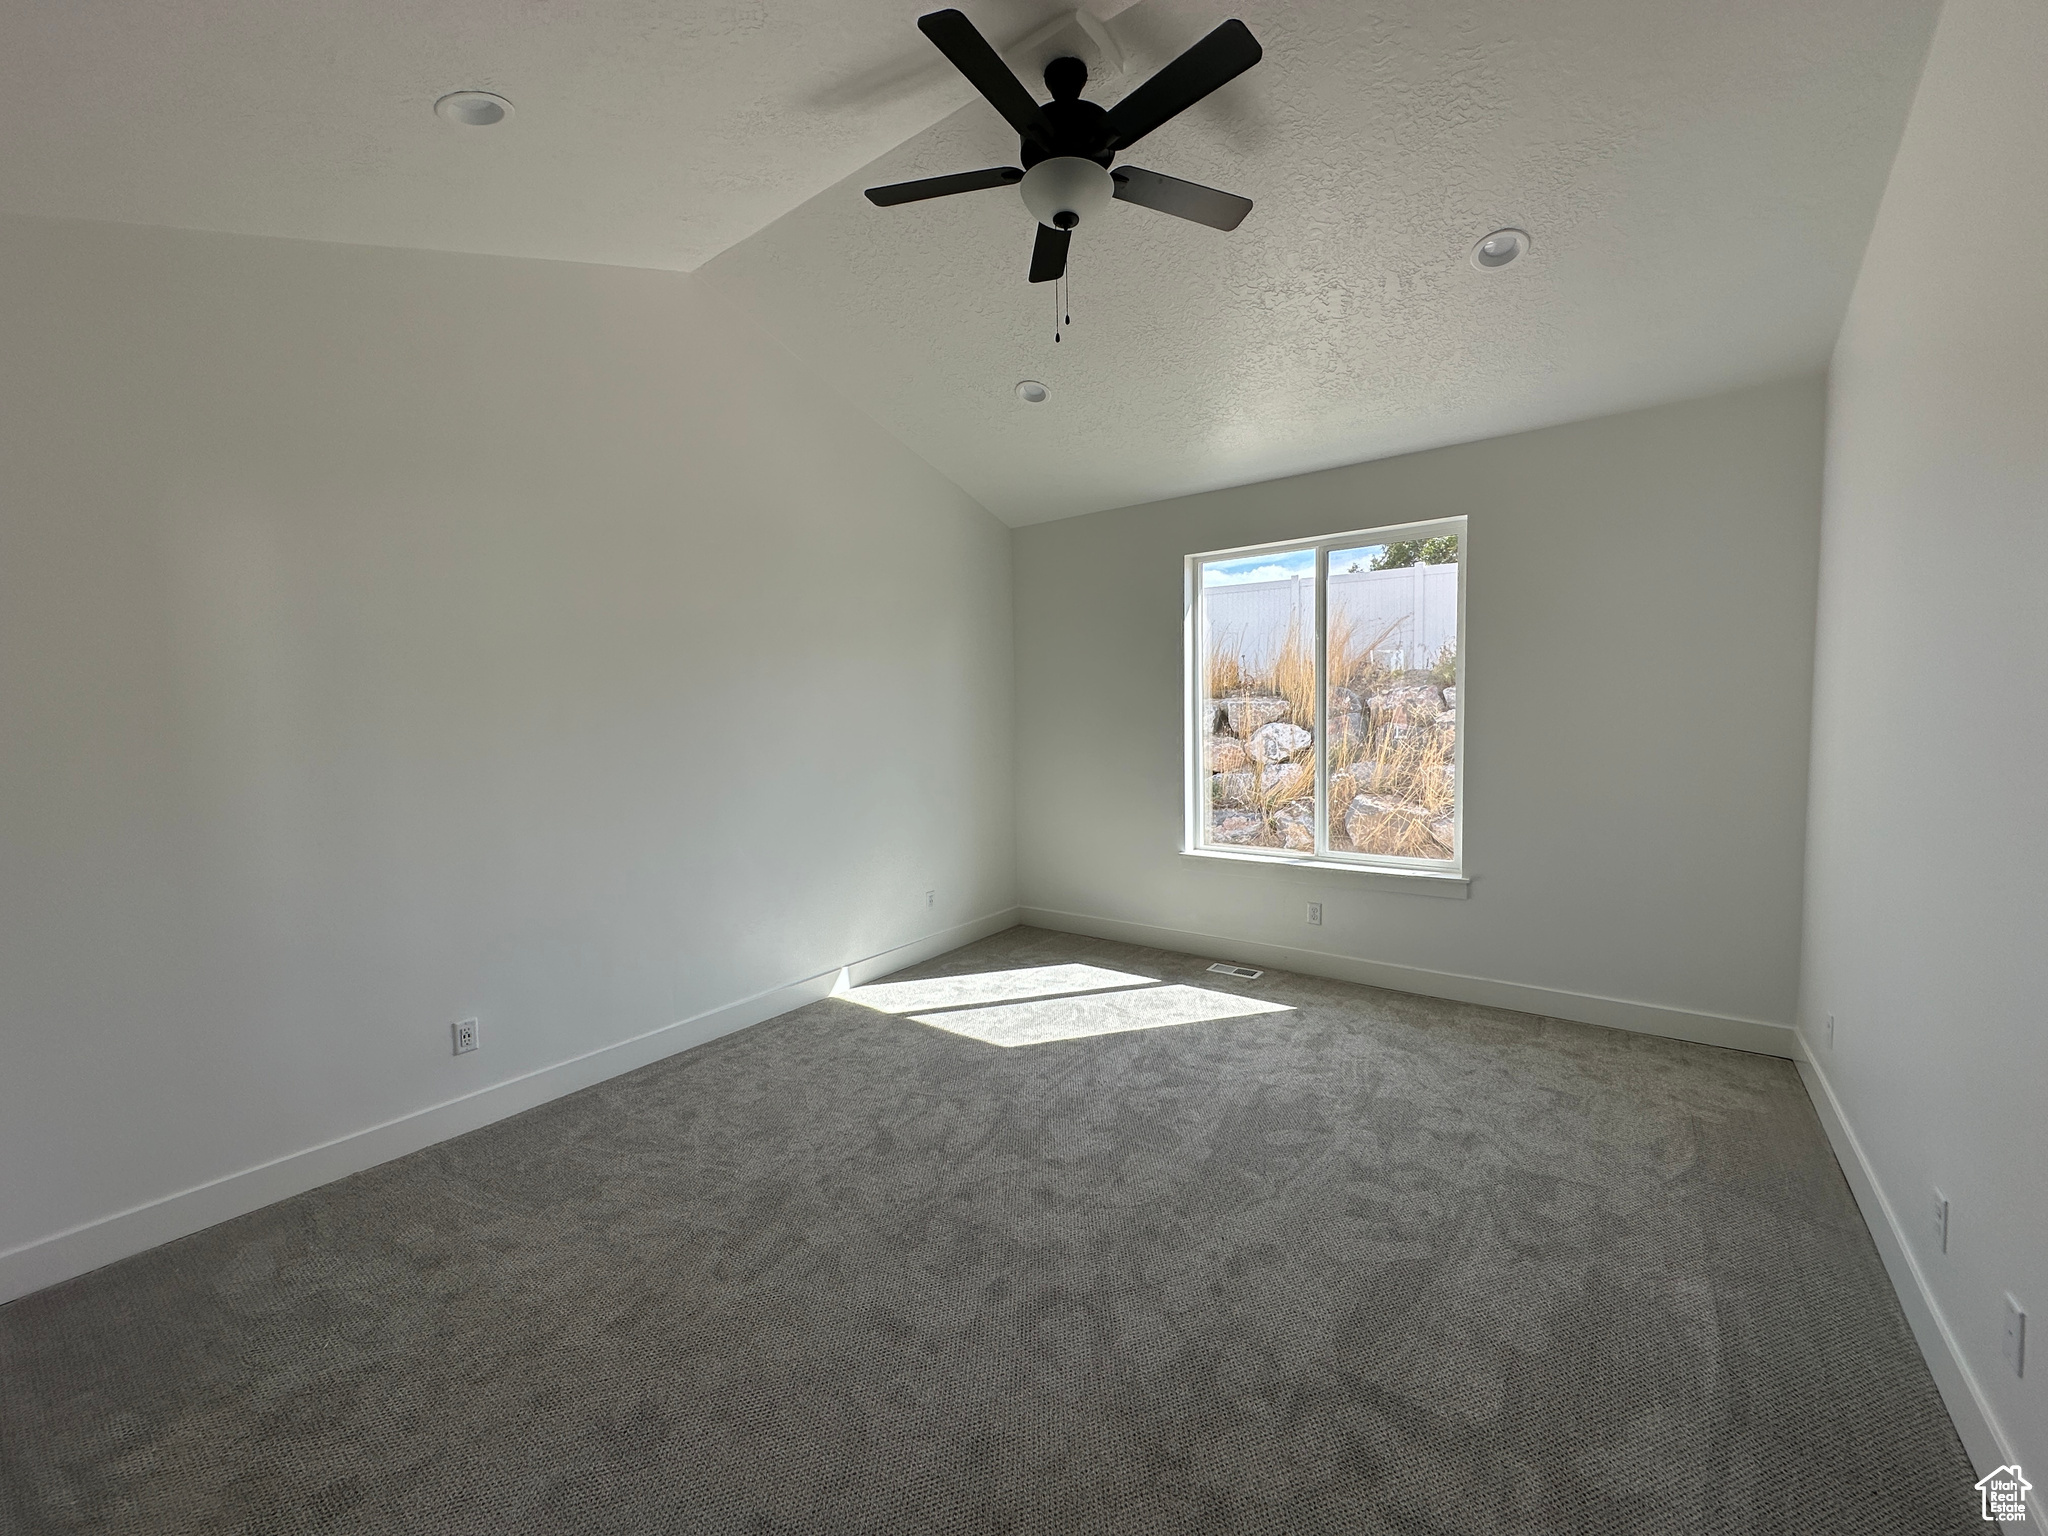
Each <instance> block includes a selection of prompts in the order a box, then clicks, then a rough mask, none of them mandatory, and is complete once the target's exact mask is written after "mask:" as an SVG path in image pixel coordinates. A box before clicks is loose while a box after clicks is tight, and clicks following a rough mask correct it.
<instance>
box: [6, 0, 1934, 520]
mask: <svg viewBox="0 0 2048 1536" xmlns="http://www.w3.org/2000/svg"><path fill="white" fill-rule="evenodd" d="M927 8H929V0H927V3H923V4H920V3H909V4H904V3H896V0H717V3H695V0H608V3H604V4H598V3H596V0H430V3H426V4H420V3H412V4H400V3H398V0H352V3H350V4H348V5H335V6H312V5H293V4H286V3H283V0H157V3H144V0H67V3H65V4H61V5H60V4H37V3H24V4H18V5H14V6H11V7H8V8H7V9H6V10H5V11H4V12H0V135H4V142H5V143H6V145H7V151H6V153H5V154H4V155H0V211H6V212H15V213H26V214H35V215H44V216H57V217H76V218H92V219H114V220H121V221H126V222H134V223H147V224H169V225H177V226H183V227H190V228H203V229H216V230H226V231H233V232H240V233H249V234H266V235H283V236H292V237H298V238H306V239H317V240H338V241H353V242H362V243H369V244H384V245H400V246H416V247H424V248H429V249H441V250H457V251H475V252H485V253H492V254H503V255H517V256H535V257H546V258H554V259H563V260H575V261H590V262H603V263H612V264H621V265H632V266H647V267H660V268H670V269H677V270H701V271H702V272H703V274H704V276H705V278H706V280H708V281H710V282H712V283H714V284H716V285H717V286H718V287H720V289H721V290H722V291H724V292H725V293H726V294H728V295H729V296H730V297H731V298H732V299H733V301H734V302H736V303H739V304H742V305H744V306H746V307H747V308H749V309H751V310H752V311H753V312H754V313H755V315H756V317H757V318H758V319H759V320H760V322H761V323H762V324H763V325H764V326H766V327H767V328H768V329H769V330H770V331H771V332H772V333H773V334H774V335H775V336H776V337H778V338H779V339H780V340H781V341H782V342H783V343H784V344H785V345H786V346H787V347H789V348H790V349H791V350H792V351H793V352H794V353H795V354H796V355H797V356H798V357H799V358H800V359H802V360H804V361H805V362H806V363H808V364H809V365H810V366H811V367H812V368H813V369H814V370H815V371H816V373H817V374H818V375H819V377H820V378H822V379H823V380H824V381H826V382H827V383H828V384H829V385H830V386H831V387H833V388H835V389H837V390H840V391H841V392H843V393H844V394H845V395H846V396H847V398H849V399H851V400H853V401H854V402H855V403H857V404H858V405H859V406H860V407H861V408H862V409H863V410H865V411H867V412H868V413H869V414H870V415H871V416H872V417H873V418H874V419H875V420H876V421H878V422H880V423H881V424H882V425H883V426H885V427H886V428H888V429H889V430H890V431H892V432H893V433H895V434H896V435H897V436H899V437H900V438H901V439H902V440H903V441H904V442H905V443H907V444H908V445H909V446H910V447H911V448H913V449H914V450H915V451H917V452H918V453H920V454H921V455H923V456H924V457H925V458H926V459H927V460H928V461H930V462H931V463H932V464H933V465H935V466H936V467H937V468H939V469H940V470H941V471H943V472H944V473H945V474H947V475H949V476H950V477H951V478H952V479H954V480H955V481H957V482H958V483H959V484H960V485H961V486H963V487H964V488H965V489H967V490H968V491H969V492H971V493H972V494H973V495H975V496H976V497H978V498H979V499H980V500H981V501H982V502H983V503H984V504H985V505H987V506H988V507H990V508H991V509H992V510H993V511H995V512H996V513H997V514H998V515H999V516H1001V517H1003V518H1005V519H1006V520H1008V521H1010V522H1012V523H1016V524H1022V523H1028V522H1033V521H1039V520H1042V519H1046V518H1053V517H1062V516H1070V515H1073V514H1076V513H1082V512H1088V511H1094V510H1097V509H1100V508H1104V507H1110V506H1117V505H1121V504H1124V503H1129V502H1136V501H1145V500H1152V499H1157V498H1161V497H1166V496H1172V495H1178V494H1183V493H1186V492H1188V491H1193V490H1199V489H1206V488H1212V487H1216V486H1221V485H1229V484H1241V483H1245V482H1249V481H1254V480H1259V479H1263V478H1267V477H1270V476H1275V475H1281V474H1287V473H1293V472H1298V471H1301V470H1306V469H1313V468H1320V467H1325V466H1328V465H1333V464H1340V463H1350V462H1355V461H1357V460H1361V459H1366V458H1372V457H1377V456H1380V455H1384V454H1388V453H1395V452H1401V451H1405V450H1409V449H1414V448H1420V447H1426V446H1431V445H1435V444H1440V443H1446V442H1454V441H1461V440H1467V439H1471V438H1477V437H1483V436H1488V435H1492V434H1495V433H1500V432H1506V431H1514V430H1518V429H1521V428H1526V427H1531V426H1538V425H1543V424H1546V423H1550V422H1556V421H1563V420H1569V419H1574V418H1578V417H1584V416H1589V415H1595V414H1599V413H1602V412H1606V411H1612V410H1619V409H1626V408H1629V407H1632V406H1636V405H1644V404H1650V403H1653V402H1656V401H1660V400H1666V399H1673V398H1680V397H1683V396H1686V395H1689V394H1700V393H1705V392H1708V391H1711V390H1715V389H1720V388H1725V387H1731V386H1734V385H1737V384H1741V383H1744V382H1748V381H1751V380H1756V379H1762V378H1768V377H1774V376H1779V375H1783V374H1787V373H1791V372H1795V371H1798V370H1802V369H1810V368H1817V367H1819V366H1822V365H1823V364H1824V363H1825V361H1826V358H1827V356H1828V352H1829V349H1830V347H1831V345H1832V343H1833V339H1834V336H1835V333H1836V330H1837V328H1838V326H1839V324H1840V320H1841V316H1842V313H1843V310H1844V308H1845V306H1846V303H1847V298H1848V292H1849V288H1850V285H1851V282H1852V281H1853V278H1854V275H1855V271H1856V266H1857V263H1858V260H1859V259H1860V256H1861V252H1862V248H1863V243H1864V239H1865V236H1866V235H1867V233H1868V230H1869V228H1870V225H1871V222H1872V220H1873V218H1874V216H1875V212H1876V208H1877V202H1878V198H1879V195H1880V193H1881V191H1882V188H1883V184H1884V178H1885V174H1886V171H1887V169H1888V167H1889V165H1890V161H1891V156H1892V153H1893V150H1894V148H1895V147H1896V145H1897V142H1898V137H1899V133H1900V130H1901V127H1902V125H1903V123H1904V119H1905V114H1906V110H1907V107H1908V105H1909V101H1910V97H1911V95H1912V90H1913V86H1914V83H1915V80H1916V77H1917V74H1918V70H1919V65H1920V61H1921V59H1922V57H1923V55H1924V53H1925V50H1926V46H1927V41H1928V38H1929V36H1930V35H1931V32H1932V28H1933V22H1934V18H1935V15H1936V12H1937V11H1938V9H1939V5H1938V0H1715V3H1713V4H1709V5H1701V4H1696V3H1680V0H1469V3H1463V4H1457V5H1444V4H1439V3H1436V0H1363V3H1361V0H1243V3H1240V4H1231V5H1228V6H1226V5H1224V4H1222V3H1220V0H1219V3H1215V4H1208V3H1198V0H1142V3H1141V4H1138V5H1135V6H1128V5H1127V0H1108V3H1098V4H1096V5H1094V6H1092V7H1091V9H1093V10H1094V11H1095V13H1096V14H1097V15H1103V16H1108V17H1110V18H1111V20H1110V22H1109V26H1110V29H1111V31H1112V33H1113V35H1114V38H1115V40H1116V42H1117V43H1118V44H1119V45H1120V46H1121V47H1122V49H1123V50H1125V51H1126V52H1127V53H1128V55H1129V57H1130V70H1129V73H1128V74H1127V75H1125V76H1123V77H1121V78H1109V79H1106V80H1102V81H1100V82H1098V84H1097V85H1095V86H1093V87H1091V95H1095V96H1097V97H1098V98H1099V99H1104V100H1107V99H1113V98H1114V97H1115V96H1117V95H1120V94H1122V93H1123V92H1124V91H1126V90H1128V89H1130V88H1131V86H1133V85H1134V84H1135V83H1136V82H1137V81H1138V80H1140V79H1142V78H1143V77H1144V75H1145V74H1147V73H1149V72H1150V71H1151V70H1152V69H1154V68H1156V67H1157V66H1158V65H1160V64H1161V63H1163V62H1165V61H1166V60H1167V59H1169V58H1170V57H1172V56H1173V55H1174V54H1175V53H1177V52H1178V51H1179V50H1180V49H1181V48H1183V47H1185V46H1186V45H1187V44H1188V43H1190V42H1192V41H1194V40H1195V39H1196V38H1197V37H1199V36H1200V35H1201V34H1202V33H1204V32H1206V31H1207V30H1208V29H1209V28H1210V27H1211V26H1213V25H1214V24H1215V23H1216V22H1217V21H1219V20H1221V19H1222V18H1223V17H1224V16H1225V15H1231V14H1235V15H1238V16H1241V17H1243V19H1244V20H1245V21H1246V22H1247V23H1248V24H1249V25H1250V26H1251V27H1252V29H1253V31H1254V32H1255V33H1256V34H1257V35H1258V36H1259V38H1260V39H1261V41H1262V42H1263V43H1264V45H1265V48H1266V58H1265V61H1264V62H1263V63H1262V64H1260V65H1259V66H1258V67H1257V68H1256V69H1254V70H1253V71H1251V73H1250V74H1248V75H1246V76H1245V77H1244V78H1242V79H1241V80H1239V81H1237V82H1235V83H1234V84H1232V85H1230V86H1228V87H1226V88H1225V90H1224V91H1222V92H1220V93H1219V94H1218V95H1217V96H1215V97H1214V98H1212V99H1211V100H1210V101H1208V102H1205V103H1203V104H1202V105H1201V106H1199V107H1197V108H1196V109H1194V110H1193V111H1191V112H1189V113H1188V114H1186V115H1185V116H1184V117H1183V118H1181V119H1179V120H1177V121H1176V122H1174V123H1173V124H1171V125H1169V126H1168V127H1166V128H1164V129H1162V130H1160V131H1159V132H1158V133H1156V134H1154V135H1153V136H1152V137H1151V138H1149V139H1147V140H1146V141H1145V143H1144V144H1143V145H1141V146H1140V149H1139V152H1138V153H1136V154H1134V155H1133V156H1132V157H1131V158H1132V159H1133V160H1135V161H1136V162H1137V163H1138V164H1141V165H1144V166H1148V167H1151V168H1153V169H1155V170H1160V171H1165V172H1168V173H1170V174H1173V175H1178V176H1183V177H1187V178H1189V179H1192V180H1196V181H1202V182H1207V183H1210V184H1212V185H1216V186H1221V187H1226V188H1229V189H1231V190H1233V191H1238V192H1242V193H1245V194H1246V195H1248V196H1251V197H1253V198H1254V199H1256V201H1257V207H1256V208H1255V209H1254V210H1253V212H1252V214H1251V216H1250V218H1249V219H1248V220H1247V221H1246V223H1245V224H1244V226H1243V227H1242V228H1241V229H1239V230H1238V231H1237V232H1236V233H1234V234H1231V235H1223V234H1219V233H1217V232H1215V231H1212V230H1208V229H1204V228H1200V227H1198V226H1195V225H1190V224H1184V223H1181V222H1179V221H1177V220H1173V219H1169V218H1166V217H1164V216H1162V215H1158V214H1154V213H1151V212H1149V211H1147V210H1144V209H1138V208H1132V207H1127V206H1124V205H1121V204H1119V205H1116V206H1115V207H1113V208H1112V209H1111V210H1110V211H1109V214H1108V215H1107V216H1106V217H1105V218H1104V219H1103V220H1102V221H1101V223H1100V225H1099V226H1097V227H1091V228H1090V229H1088V230H1086V231H1084V232H1083V233H1082V235H1081V237H1080V238H1079V239H1077V242H1076V249H1075V257H1074V262H1073V268H1072V272H1073V284H1072V298H1073V305H1072V313H1073V317H1074V324H1073V326H1072V328H1071V329H1070V330H1069V331H1068V332H1067V334H1066V339H1065V340H1063V341H1061V342H1059V343H1058V344H1057V345H1055V344H1054V342H1053V339H1052V336H1053V326H1052V321H1053V309H1052V295H1051V293H1050V291H1049V290H1048V289H1047V288H1044V287H1037V288H1033V287H1030V286H1029V285H1027V284H1026V283H1025V281H1024V267H1025V258H1026V253H1027V251H1028V248H1029V243H1030V236H1031V224H1030V221H1029V216H1028V215H1027V214H1025V213H1024V211H1023V209H1022V206H1021V204H1020V202H1019V201H1018V199H1017V198H1016V195H1015V194H1014V192H1011V191H1009V190H1007V189H1006V190H1002V191H996V192H987V193H980V194H975V195H972V196H968V197H961V198H955V199H951V200H947V201H942V202H931V203H924V204H916V205H911V206H907V207H901V208H895V209H889V210H881V209H876V208H873V207H871V206H869V205H868V204H867V203H866V202H865V201H864V200H863V199H862V198H861V197H860V195H859V193H860V189H861V188H862V187H864V186H867V185H871V184H873V183H876V182H879V181H886V180H897V179H903V178H906V177H910V176H917V175H925V174H933V173H937V172H941V171H947V170H957V169H965V168H970V167H976V166H983V165H994V164H1007V163H1012V162H1014V160H1015V156H1016V144H1015V141H1014V139H1013V138H1011V137H1010V136H1009V134H1008V133H1007V131H1006V130H1005V129H1004V127H1003V125H1002V124H1001V122H1000V120H999V119H997V117H996V116H995V114H994V113H993V112H992V111H991V110H990V109H989V108H988V107H986V106H985V105H984V104H982V103H980V101H979V100H978V99H977V98H973V97H972V95H971V93H970V92H969V90H968V88H967V87H966V85H965V84H964V82H962V81H960V80H959V79H958V77H957V76H956V75H954V74H953V73H952V72H951V71H950V70H949V69H948V68H946V67H945V66H944V64H943V63H942V62H941V61H939V60H938V59H937V56H936V54H935V53H934V51H933V50H932V49H931V48H930V47H929V45H928V44H926V43H925V41H924V39H923V38H922V37H921V36H919V34H918V33H917V32H916V30H915V25H914V23H915V18H916V16H917V14H918V13H919V12H920V11H922V10H924V9H927ZM967 9H968V10H969V11H970V13H971V14H972V15H973V16H974V17H975V18H976V20H977V21H978V22H980V23H981V24H982V26H983V27H984V29H985V30H986V31H987V32H988V33H989V34H990V35H991V36H992V37H994V38H995V39H997V40H998V42H1000V43H1002V44H1004V45H1006V46H1007V45H1010V44H1013V43H1021V40H1024V39H1026V38H1027V36H1029V35H1031V34H1033V33H1034V32H1036V33H1038V34H1040V35H1039V36H1038V37H1037V39H1036V40H1035V41H1034V42H1032V43H1030V44H1023V45H1020V47H1019V49H1018V52H1017V57H1018V59H1019V62H1020V64H1021V63H1024V62H1025V61H1026V58H1027V56H1028V57H1029V59H1031V60H1036V59H1037V58H1038V57H1040V56H1042V55H1044V54H1045V53H1047V52H1048V51H1058V50H1059V49H1060V47H1062V46H1063V44H1062V43H1061V42H1057V41H1056V42H1053V43H1050V44H1049V43H1047V42H1046V40H1045V38H1044V36H1043V35H1042V34H1043V33H1044V31H1045V29H1046V28H1047V27H1048V26H1050V25H1054V24H1056V23H1057V19H1058V18H1059V16H1060V15H1061V14H1063V10H1062V7H1061V6H1060V5H1059V4H1058V0H970V3H969V4H968V6H967ZM1072 35H1073V34H1071V33H1070V34H1069V37H1071V36H1072ZM1033 83H1034V84H1035V83H1036V82H1035V80H1034V82H1033ZM462 88H482V89H489V90H495V91H498V92H501V93H502V94H504V95H506V96H508V97H510V98H511V99H512V100H513V102H514V103H515V104H516V106H517V113H516V115H515V117H514V118H513V119H512V120H511V121H510V122H509V123H506V124H504V125H502V126H501V127H498V128H493V129H489V130H486V131H481V132H479V131H475V130H463V129H459V128H453V127H451V126H449V125H447V124H444V123H442V122H440V121H439V120H438V119H436V118H435V117H434V116H433V115H432V113H431V110H430V108H431V104H432V102H433V100H434V99H435V98H436V97H437V96H439V95H440V94H442V93H443V92H446V91H449V90H455V89H462ZM1500 225H1517V226H1520V227H1523V228H1526V229H1528V230H1530V231H1531V232H1532V233H1533V235H1534V236H1535V241H1536V245H1535V249H1534V251H1533V252H1532V253H1531V255H1530V256H1528V257H1527V258H1525V259H1524V260H1523V261H1521V262H1519V263H1517V264H1516V265H1515V266H1514V267H1511V268H1509V269H1507V270H1505V271H1503V272H1499V273H1481V272H1478V271H1476V270H1475V269H1473V268H1472V267H1471V266H1470V265H1469V264H1468V263H1467V261H1466V260H1465V255H1466V252H1467V250H1468V249H1469V247H1470V245H1471V243H1472V242H1473V241H1474V240H1476V239H1477V238H1478V237H1479V236H1481V235H1483V234H1485V233H1486V232H1487V231H1488V230H1490V229H1493V228H1495V227H1497V226H1500ZM1022 378H1038V379H1042V380H1044V381H1045V382H1046V383H1047V384H1049V385H1050V386H1051V387H1052V391H1053V393H1052V398H1051V399H1050V400H1049V401H1047V402H1046V403H1045V404H1043V405H1040V406H1035V407H1033V406H1026V405H1024V404H1022V403H1021V402H1019V401H1018V400H1017V398H1016V396H1015V394H1014V392H1013V388H1014V385H1015V384H1016V383H1017V381H1018V380H1019V379H1022Z"/></svg>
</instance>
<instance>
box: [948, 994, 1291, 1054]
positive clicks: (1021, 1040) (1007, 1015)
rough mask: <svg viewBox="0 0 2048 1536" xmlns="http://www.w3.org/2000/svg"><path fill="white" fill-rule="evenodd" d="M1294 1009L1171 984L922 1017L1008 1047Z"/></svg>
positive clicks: (957, 1033) (1279, 1004) (1258, 1000)
mask: <svg viewBox="0 0 2048 1536" xmlns="http://www.w3.org/2000/svg"><path fill="white" fill-rule="evenodd" d="M1293 1011H1294V1010H1293V1009H1292V1008H1290V1007H1288V1006H1287V1005H1286V1004H1285V1003H1269V1002H1265V1001H1263V1000H1261V999H1259V998H1256V997H1234V996H1232V995H1231V994H1230V993H1228V992H1211V991H1210V990H1209V989H1208V988H1206V987H1183V986H1171V987H1145V988H1142V989H1141V990H1138V991H1134V992H1108V993H1102V994H1098V995H1096V996H1093V997H1059V998H1043V999H1039V1000H1037V1001H1032V1002H1021V1003H1006V1004H1001V1005H998V1006H996V1007H992V1008H968V1009H963V1010H961V1011H960V1012H957V1013H929V1014H919V1015H918V1016H917V1022H918V1023H920V1024H929V1025H931V1026H932V1028H934V1029H943V1030H947V1031H949V1032H950V1033H952V1034H956V1035H966V1036H967V1037H968V1038H969V1039H972V1040H981V1041H984V1042H986V1043H987V1044H989V1045H1000V1046H1003V1047H1005V1048H1006V1049H1007V1048H1009V1047H1013V1046H1019V1045H1043V1044H1045V1043H1046V1042H1048V1041H1051V1040H1085V1039H1087V1038H1089V1037H1090V1036H1092V1035H1120V1034H1124V1033H1126V1032H1127V1031H1130V1030H1135V1029H1165V1028H1168V1027H1170V1026H1172V1025H1175V1024H1202V1023H1208V1022H1210V1021H1212V1020H1216V1019H1246V1018H1252V1017H1254V1016H1256V1015H1259V1014H1265V1013H1292V1012H1293Z"/></svg>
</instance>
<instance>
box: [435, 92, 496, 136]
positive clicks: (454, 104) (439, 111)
mask: <svg viewBox="0 0 2048 1536" xmlns="http://www.w3.org/2000/svg"><path fill="white" fill-rule="evenodd" d="M434 112H435V115H436V116H438V117H441V118H445V119H446V120H447V121H449V122H451V123H460V124H461V125H462V126H463V127H465V128H488V127H490V126H491V125H492V124H493V123H502V122H503V121H505V119H506V118H508V117H510V116H511V115H512V103H511V102H509V101H507V100H506V99H505V98H504V97H502V96H493V95H492V94H491V93H490V92H489V91H450V92H449V93H448V94H447V95H446V96H443V97H442V98H441V99H440V100H439V101H437V102H435V103H434Z"/></svg>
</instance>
